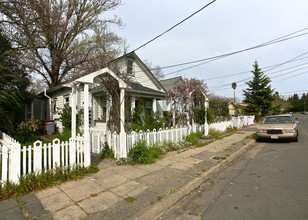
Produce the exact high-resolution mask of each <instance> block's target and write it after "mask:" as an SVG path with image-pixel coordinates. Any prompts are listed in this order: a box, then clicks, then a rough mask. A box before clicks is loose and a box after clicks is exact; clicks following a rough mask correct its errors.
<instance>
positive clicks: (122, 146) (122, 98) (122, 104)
mask: <svg viewBox="0 0 308 220" xmlns="http://www.w3.org/2000/svg"><path fill="white" fill-rule="evenodd" d="M124 92H125V91H124V89H123V88H121V90H120V129H121V130H120V154H121V155H120V157H124V158H126V157H127V150H126V133H125V128H124V123H125V94H124Z"/></svg>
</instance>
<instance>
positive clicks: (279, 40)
mask: <svg viewBox="0 0 308 220" xmlns="http://www.w3.org/2000/svg"><path fill="white" fill-rule="evenodd" d="M306 30H308V28H304V29H301V30H299V31H296V32H293V33H291V34H287V35H285V36H282V37H279V38H276V39H274V40H270V41H267V42H265V43H261V44H258V45H256V46H253V47H249V48H246V49H242V50H238V51H234V52H230V53H226V54H222V55H217V56H213V57H208V58H204V59H199V60H194V61H190V62H184V63H179V64H174V65H169V66H163V67H160V69H167V68H173V67H178V66H184V65H189V64H194V63H200V62H204V61H205V62H204V63H201V64H198V65H194V66H191V67H186V68H185V69H180V70H177V71H173V72H171V73H167V74H165V75H171V74H173V73H178V72H181V71H183V70H187V69H190V68H193V67H196V66H200V65H203V64H205V63H209V62H213V61H215V60H218V59H222V58H225V57H227V56H231V55H235V54H238V53H242V52H246V51H249V50H253V49H257V48H261V47H265V46H269V45H272V44H276V43H280V42H283V41H286V40H291V39H294V38H297V37H301V36H303V35H306V34H308V32H305V33H301V34H298V33H300V32H303V31H306ZM294 34H297V35H295V36H292V35H294ZM290 36H292V37H290Z"/></svg>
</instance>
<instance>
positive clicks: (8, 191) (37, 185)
mask: <svg viewBox="0 0 308 220" xmlns="http://www.w3.org/2000/svg"><path fill="white" fill-rule="evenodd" d="M96 172H98V168H97V166H96V164H95V163H92V164H91V166H89V167H86V168H85V167H80V166H74V167H68V168H62V167H56V169H54V170H48V171H41V172H39V173H32V174H28V175H26V176H23V177H20V178H19V183H18V184H15V183H12V182H10V181H7V182H5V183H4V184H2V185H0V200H5V199H9V198H16V197H19V196H23V195H25V194H27V193H30V192H33V191H35V190H42V189H45V188H48V187H51V186H54V185H57V184H60V183H63V182H67V181H69V180H76V179H81V178H83V177H85V176H87V175H89V174H91V173H96Z"/></svg>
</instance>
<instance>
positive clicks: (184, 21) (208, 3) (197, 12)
mask: <svg viewBox="0 0 308 220" xmlns="http://www.w3.org/2000/svg"><path fill="white" fill-rule="evenodd" d="M215 1H216V0H213V1H211V2H210V3H208V4H206V5H205V6H203V7H202V8H200V9H199V10H197V11H195V12H194V13H192V14H191V15H189V16H188V17H186V18H184V19H183V20H182V21H180V22H178V23H177V24H175V25H173V26H172V27H171V28H169V29H168V30H166V31H164V32H163V33H161V34H159V35H157V36H156V37H154V38H153V39H151V40H149V41H148V42H146V43H144V44H142V45H141V46H139V47H137V48H136V49H135V50H133V51H137V50H139V49H141V48H142V47H144V46H146V45H148V44H149V43H151V42H153V41H154V40H156V39H157V38H159V37H161V36H163V35H164V34H166V33H168V32H169V31H171V30H172V29H174V28H175V27H177V26H179V25H180V24H182V23H184V22H185V21H186V20H188V19H190V18H191V17H193V16H194V15H196V14H197V13H199V12H200V11H202V10H204V9H205V8H207V7H208V6H210V5H211V4H213V3H214V2H215Z"/></svg>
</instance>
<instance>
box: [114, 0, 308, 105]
mask: <svg viewBox="0 0 308 220" xmlns="http://www.w3.org/2000/svg"><path fill="white" fill-rule="evenodd" d="M210 2H211V1H207V0H204V1H201V0H193V1H187V0H123V1H122V3H123V5H121V6H120V7H118V8H117V9H116V10H114V11H112V14H114V15H116V16H118V17H120V18H121V19H122V21H123V23H124V24H125V26H124V27H123V28H122V29H116V30H115V31H116V32H117V34H118V35H120V36H121V37H123V38H125V39H126V41H127V44H128V46H129V49H128V51H127V52H129V51H131V50H135V49H136V48H138V47H139V46H141V45H143V44H144V43H146V42H147V41H149V40H151V39H152V38H154V37H155V36H157V35H159V34H161V33H163V32H164V31H166V30H167V29H169V28H171V27H172V26H173V25H175V24H177V23H178V22H180V21H181V20H183V19H184V18H186V17H188V16H189V15H191V14H192V13H194V12H195V11H197V10H199V9H200V8H202V7H203V6H205V5H206V4H208V3H210ZM305 28H307V29H306V30H304V31H301V32H298V33H297V34H294V35H290V36H289V37H295V35H299V34H303V35H302V36H300V37H295V38H293V39H289V40H286V41H282V42H280V43H276V44H271V45H268V46H266V47H262V48H258V49H254V50H249V51H246V52H242V53H238V54H235V55H232V56H227V57H225V58H222V59H218V60H215V61H212V62H207V63H204V62H198V63H194V64H190V65H180V66H177V67H174V68H163V72H164V74H165V78H172V77H175V76H182V77H183V78H197V79H200V80H204V81H205V82H206V84H207V86H208V89H209V92H210V93H215V94H216V95H221V96H226V97H230V98H231V97H233V90H232V88H231V83H232V82H236V83H237V84H238V88H237V89H236V97H237V98H238V99H242V90H243V89H244V88H246V85H245V81H248V80H250V79H251V78H252V73H251V72H250V71H251V70H252V65H253V64H254V62H255V61H257V62H258V64H259V66H260V67H261V68H262V70H263V71H264V73H265V74H267V75H268V76H269V77H270V78H271V80H272V83H271V85H272V88H273V89H275V90H276V91H278V92H279V93H280V94H281V95H285V96H288V95H292V94H293V93H298V94H299V95H301V94H302V93H303V92H305V93H306V92H308V1H307V0H216V1H215V2H214V3H213V4H211V5H210V6H208V7H207V8H205V9H204V10H202V11H201V12H199V13H198V14H196V15H194V16H193V17H192V18H190V19H188V20H186V21H185V22H184V23H182V24H180V25H179V26H177V27H176V28H174V29H173V30H171V31H170V32H168V33H166V34H165V35H163V36H161V37H160V38H158V39H156V40H155V41H153V42H151V43H149V44H148V45H146V46H144V47H142V48H140V49H138V50H137V51H135V52H136V53H137V55H138V56H139V57H140V58H141V59H142V60H145V59H146V60H149V61H150V62H152V64H153V65H159V66H161V67H166V66H170V65H176V64H181V63H187V62H191V61H197V60H201V59H206V58H210V57H214V56H219V55H223V54H227V53H232V52H236V51H239V50H244V49H247V48H250V47H254V46H257V45H260V44H262V43H265V42H269V41H271V40H274V39H277V38H280V37H283V36H286V35H289V34H291V33H294V32H297V31H300V30H303V29H305ZM306 52H307V54H304V53H306ZM300 55H301V56H300ZM296 57H297V59H295V60H292V59H294V58H296ZM287 61H292V62H288V63H286V64H283V63H284V62H287ZM277 64H283V65H280V66H278V67H277V66H276V68H274V69H273V68H268V67H269V66H273V65H277ZM194 65H198V66H195V67H194V68H189V69H186V70H183V69H184V68H188V67H191V66H194Z"/></svg>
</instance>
